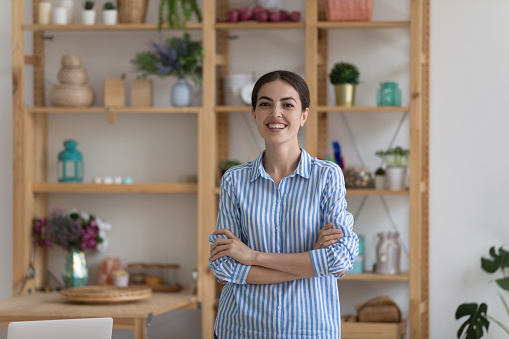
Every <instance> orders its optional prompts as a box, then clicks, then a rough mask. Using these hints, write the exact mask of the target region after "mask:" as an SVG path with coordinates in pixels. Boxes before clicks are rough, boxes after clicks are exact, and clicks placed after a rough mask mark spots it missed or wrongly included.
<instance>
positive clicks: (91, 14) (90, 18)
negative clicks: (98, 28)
mask: <svg viewBox="0 0 509 339" xmlns="http://www.w3.org/2000/svg"><path fill="white" fill-rule="evenodd" d="M81 19H82V21H83V25H94V24H95V10H93V9H87V10H84V11H83V12H82V13H81Z"/></svg>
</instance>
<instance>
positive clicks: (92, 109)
mask: <svg viewBox="0 0 509 339" xmlns="http://www.w3.org/2000/svg"><path fill="white" fill-rule="evenodd" d="M26 110H27V111H28V112H29V113H109V107H27V108H26ZM113 110H114V112H115V113H193V114H194V113H199V112H200V111H201V110H202V108H201V107H113Z"/></svg>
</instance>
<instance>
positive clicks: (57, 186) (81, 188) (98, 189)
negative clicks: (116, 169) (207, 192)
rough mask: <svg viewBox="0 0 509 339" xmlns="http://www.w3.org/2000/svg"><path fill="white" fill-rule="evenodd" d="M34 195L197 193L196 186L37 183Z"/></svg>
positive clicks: (34, 185) (170, 184)
mask: <svg viewBox="0 0 509 339" xmlns="http://www.w3.org/2000/svg"><path fill="white" fill-rule="evenodd" d="M32 191H33V192H34V193H197V192H198V185H197V184H182V183H144V184H131V185H126V184H120V185H115V184H112V185H105V184H93V183H56V182H39V183H33V184H32Z"/></svg>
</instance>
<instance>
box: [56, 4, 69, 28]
mask: <svg viewBox="0 0 509 339" xmlns="http://www.w3.org/2000/svg"><path fill="white" fill-rule="evenodd" d="M53 23H54V24H55V25H67V9H66V8H65V7H56V8H55V9H54V10H53Z"/></svg>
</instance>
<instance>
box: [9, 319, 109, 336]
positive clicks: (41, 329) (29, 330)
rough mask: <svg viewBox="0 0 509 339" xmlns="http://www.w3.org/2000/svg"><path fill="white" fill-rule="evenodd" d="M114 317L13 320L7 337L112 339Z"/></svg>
mask: <svg viewBox="0 0 509 339" xmlns="http://www.w3.org/2000/svg"><path fill="white" fill-rule="evenodd" d="M112 328H113V318H85V319H64V320H40V321H19V322H11V323H10V324H9V327H8V328H7V339H35V338H36V339H69V338H72V339H111V334H112Z"/></svg>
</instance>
